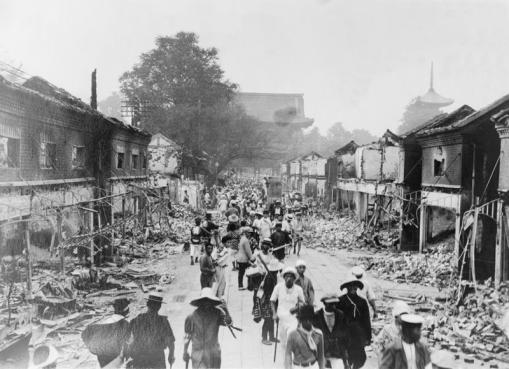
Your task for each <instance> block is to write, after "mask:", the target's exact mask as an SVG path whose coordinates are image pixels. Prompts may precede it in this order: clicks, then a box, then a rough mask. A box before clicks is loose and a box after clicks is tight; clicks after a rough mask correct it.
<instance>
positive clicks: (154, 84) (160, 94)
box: [120, 32, 267, 174]
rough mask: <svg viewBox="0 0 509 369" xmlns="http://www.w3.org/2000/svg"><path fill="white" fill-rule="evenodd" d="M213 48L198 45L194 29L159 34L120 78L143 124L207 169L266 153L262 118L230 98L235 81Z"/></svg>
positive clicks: (195, 163) (123, 91)
mask: <svg viewBox="0 0 509 369" xmlns="http://www.w3.org/2000/svg"><path fill="white" fill-rule="evenodd" d="M218 61H219V59H218V52H217V50H216V49H215V48H202V47H200V46H199V45H198V37H197V36H196V35H195V34H194V33H185V32H180V33H178V34H177V35H176V36H175V37H159V38H157V39H156V48H155V49H153V50H150V51H149V52H146V53H143V54H142V55H141V57H140V62H139V63H138V64H136V65H135V66H134V67H133V68H132V70H130V71H128V72H126V73H124V74H123V75H122V76H121V78H120V83H121V91H122V93H123V94H124V95H125V96H126V98H127V100H128V101H129V103H130V104H131V105H132V106H134V107H135V108H137V117H135V119H139V121H140V123H141V126H143V127H144V128H146V129H147V130H148V131H150V132H152V133H156V132H161V133H163V134H164V135H166V136H168V137H170V138H172V139H173V140H175V141H176V142H177V143H179V144H180V145H182V146H183V148H184V150H185V154H186V155H187V156H188V157H189V158H191V159H192V161H193V160H194V165H195V166H198V167H200V168H199V169H200V170H201V171H202V172H203V173H205V174H214V173H215V172H216V169H215V168H211V166H213V167H215V164H216V163H217V164H218V167H219V170H220V169H221V168H222V167H224V166H226V165H227V164H228V163H229V162H231V161H232V160H234V159H237V158H240V157H246V156H247V157H259V156H265V155H266V150H265V147H266V141H267V137H266V134H264V133H263V130H262V129H261V128H262V125H261V123H259V122H257V121H255V120H253V119H251V118H249V117H248V116H247V115H246V114H245V112H244V111H243V110H242V109H241V108H239V107H238V106H235V105H234V103H233V102H232V100H233V96H234V93H235V91H236V88H237V86H236V85H235V84H233V83H231V82H229V81H228V80H226V79H225V78H224V72H223V70H222V69H221V67H220V66H219V64H218Z"/></svg>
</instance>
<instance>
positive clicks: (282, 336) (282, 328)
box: [270, 267, 305, 353]
mask: <svg viewBox="0 0 509 369" xmlns="http://www.w3.org/2000/svg"><path fill="white" fill-rule="evenodd" d="M282 276H283V279H284V281H283V282H280V283H278V284H277V285H276V287H274V291H272V295H271V297H270V302H271V306H272V317H273V319H274V320H275V321H276V322H278V324H279V337H278V339H279V340H280V342H281V349H282V351H283V353H284V352H285V347H286V339H287V336H288V332H289V331H290V330H292V329H295V328H296V327H297V319H296V318H295V316H294V315H293V314H295V313H296V312H297V310H298V308H299V306H303V305H304V304H305V300H304V292H302V288H300V286H297V285H295V280H296V279H297V272H296V271H295V268H292V267H286V268H285V269H284V270H283V273H282Z"/></svg>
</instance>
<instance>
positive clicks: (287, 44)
mask: <svg viewBox="0 0 509 369" xmlns="http://www.w3.org/2000/svg"><path fill="white" fill-rule="evenodd" d="M508 25H509V1H491V0H482V1H481V0H480V1H466V0H462V1H431V0H422V1H421V0H401V1H394V0H380V1H367V0H349V1H343V0H259V1H255V0H181V1H176V0H161V1H155V0H154V1H150V0H143V1H141V0H140V1H130V0H107V1H106V0H105V1H99V0H97V1H95V0H86V1H77V0H72V1H70V0H62V1H53V0H44V1H40V0H39V1H38V0H34V1H22V0H12V1H6V0H0V61H4V62H5V61H7V62H10V63H16V65H19V63H21V64H22V66H23V67H22V68H23V70H25V71H26V72H27V73H29V74H31V75H40V76H42V77H43V78H45V79H47V80H49V81H50V82H52V83H54V84H56V85H58V86H60V87H63V88H65V89H67V90H68V91H69V92H71V93H73V94H75V95H77V96H78V97H80V98H82V99H83V100H84V101H87V102H88V101H89V96H90V72H91V71H92V70H93V69H94V68H97V69H98V93H99V99H103V98H105V97H107V95H109V94H110V93H111V92H112V91H115V90H117V89H118V77H119V76H120V75H121V74H122V72H124V71H126V70H127V69H129V68H130V67H131V66H132V65H133V64H134V63H135V62H136V61H137V60H138V55H139V54H140V53H142V52H144V51H147V50H149V49H151V48H152V47H153V46H154V38H155V37H156V36H159V35H174V34H175V33H177V32H179V31H192V32H196V33H197V34H198V35H199V36H200V42H201V44H202V45H204V46H215V47H217V48H218V49H219V53H220V54H219V55H220V62H221V65H222V66H223V68H224V70H225V72H226V76H227V77H228V79H230V80H231V81H234V82H236V83H238V84H239V85H240V87H241V90H242V91H250V92H297V93H303V94H304V99H305V110H306V115H307V116H308V117H311V118H314V119H315V125H317V126H318V127H319V128H320V129H321V130H322V131H325V130H326V129H327V127H329V126H330V125H331V124H333V123H334V122H338V121H341V122H343V123H344V124H345V125H346V127H348V128H350V129H352V128H366V129H369V130H370V131H371V132H373V133H375V134H380V133H382V132H383V131H385V129H386V128H390V129H395V128H396V127H397V126H398V125H399V120H400V118H401V115H402V112H403V109H404V106H405V105H406V104H407V103H408V102H409V100H410V99H412V98H413V97H415V96H417V95H419V94H423V93H425V92H426V90H427V89H428V86H429V69H430V63H431V61H434V63H435V87H436V90H437V92H439V93H440V94H442V95H443V96H446V97H450V98H453V99H454V100H455V104H454V106H452V107H457V106H459V105H461V104H469V105H471V106H472V107H474V108H476V109H477V108H480V107H483V106H484V105H487V104H489V103H490V102H492V101H493V100H495V99H497V98H499V97H501V96H502V95H505V94H507V93H509V31H508Z"/></svg>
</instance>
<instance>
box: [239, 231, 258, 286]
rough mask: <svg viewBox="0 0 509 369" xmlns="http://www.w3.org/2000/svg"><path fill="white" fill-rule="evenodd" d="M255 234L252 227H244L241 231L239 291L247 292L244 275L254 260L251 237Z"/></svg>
mask: <svg viewBox="0 0 509 369" xmlns="http://www.w3.org/2000/svg"><path fill="white" fill-rule="evenodd" d="M252 232H253V229H252V228H251V227H242V228H241V231H240V242H239V252H237V255H236V260H237V267H238V268H239V274H238V287H239V291H242V290H245V288H244V274H245V272H246V269H247V267H248V266H249V263H250V262H251V261H254V259H253V253H252V252H251V243H250V235H251V233H252Z"/></svg>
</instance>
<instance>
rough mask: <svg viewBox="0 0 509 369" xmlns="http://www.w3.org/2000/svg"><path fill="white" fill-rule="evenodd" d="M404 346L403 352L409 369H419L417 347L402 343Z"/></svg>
mask: <svg viewBox="0 0 509 369" xmlns="http://www.w3.org/2000/svg"><path fill="white" fill-rule="evenodd" d="M401 342H402V344H403V350H404V351H405V356H406V361H407V368H408V369H417V358H416V357H415V345H414V344H413V343H412V344H410V343H406V342H405V341H401Z"/></svg>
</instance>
